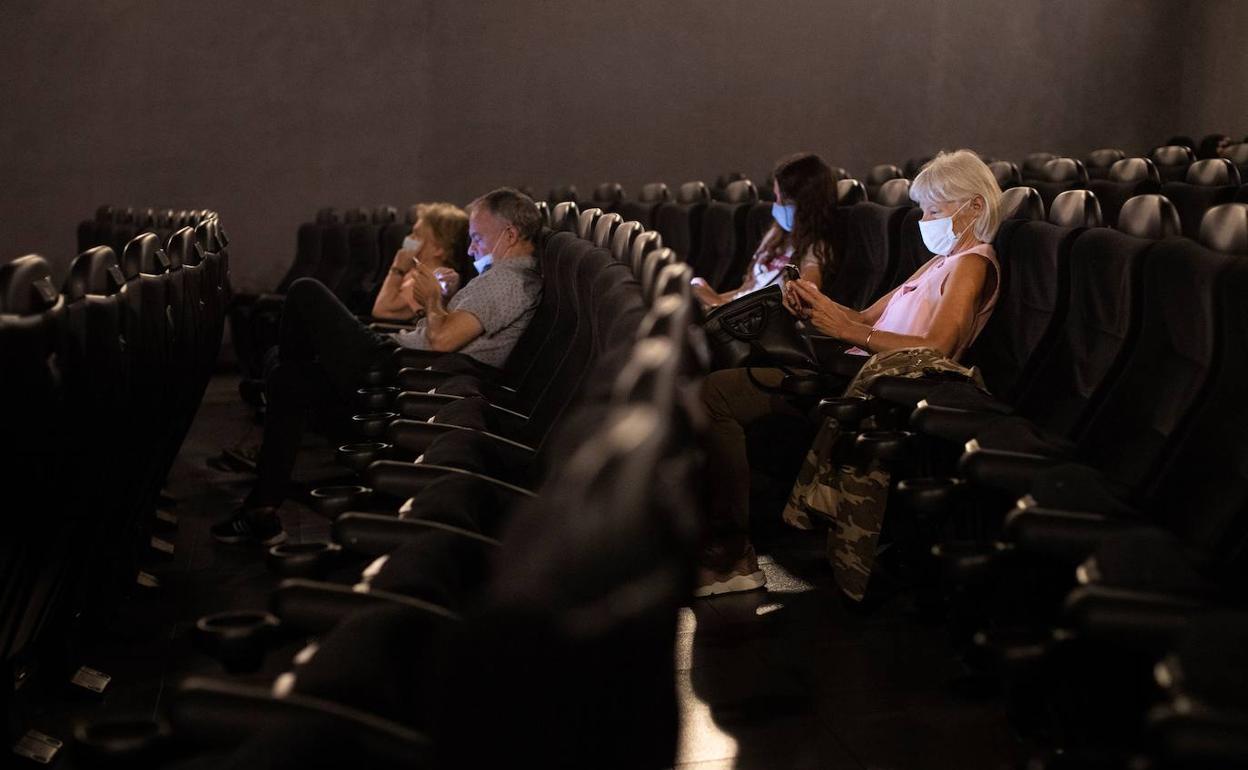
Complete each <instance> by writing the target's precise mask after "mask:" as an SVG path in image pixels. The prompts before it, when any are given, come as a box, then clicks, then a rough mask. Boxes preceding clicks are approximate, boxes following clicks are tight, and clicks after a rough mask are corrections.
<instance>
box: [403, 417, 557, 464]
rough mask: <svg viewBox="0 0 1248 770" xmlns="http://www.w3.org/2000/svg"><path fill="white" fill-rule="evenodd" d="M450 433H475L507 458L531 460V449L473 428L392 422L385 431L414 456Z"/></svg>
mask: <svg viewBox="0 0 1248 770" xmlns="http://www.w3.org/2000/svg"><path fill="white" fill-rule="evenodd" d="M452 431H468V432H469V433H475V434H476V435H478V436H480V437H481V438H482V439H485V440H488V441H491V442H493V443H494V444H496V445H497V446H498V447H499V448H500V449H502V451H503V452H505V453H506V454H507V456H508V457H513V456H514V457H517V458H519V459H521V460H525V461H527V460H531V459H533V454H534V449H533V447H530V446H526V445H524V444H521V443H520V442H518V441H512V440H511V439H509V438H505V437H503V436H499V435H498V434H496V433H490V432H488V431H484V430H475V429H473V428H464V427H461V426H459V425H447V424H445V423H438V422H425V421H424V420H401V419H400V420H394V421H393V422H391V423H390V425H389V428H388V429H387V433H388V437H389V439H390V441H391V442H392V443H393V444H394V445H395V446H397V447H399V448H400V449H403V450H406V451H408V452H411V453H412V454H415V455H422V454H424V453H425V450H427V449H428V448H429V447H430V445H432V444H433V442H434V441H436V440H437V438H438V437H439V436H442V435H444V434H447V433H451V432H452Z"/></svg>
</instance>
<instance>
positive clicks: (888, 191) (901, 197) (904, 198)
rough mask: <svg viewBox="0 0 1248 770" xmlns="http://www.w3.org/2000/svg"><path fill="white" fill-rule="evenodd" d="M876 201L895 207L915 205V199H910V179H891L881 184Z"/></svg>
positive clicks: (876, 194)
mask: <svg viewBox="0 0 1248 770" xmlns="http://www.w3.org/2000/svg"><path fill="white" fill-rule="evenodd" d="M875 202H876V203H878V204H880V205H881V206H891V207H893V208H897V207H899V206H911V205H913V201H911V200H910V180H909V179H904V178H903V179H890V180H888V181H887V182H885V183H884V184H882V185H880V189H879V190H877V191H876V193H875Z"/></svg>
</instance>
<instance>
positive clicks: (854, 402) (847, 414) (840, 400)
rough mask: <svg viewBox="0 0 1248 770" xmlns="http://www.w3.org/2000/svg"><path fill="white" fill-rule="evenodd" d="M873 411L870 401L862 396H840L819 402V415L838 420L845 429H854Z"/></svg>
mask: <svg viewBox="0 0 1248 770" xmlns="http://www.w3.org/2000/svg"><path fill="white" fill-rule="evenodd" d="M870 413H871V404H870V402H869V401H868V400H867V399H866V398H864V397H862V396H838V397H837V398H825V399H823V400H822V401H820V402H819V416H820V417H825V418H831V419H833V420H836V421H837V423H838V424H839V425H841V427H842V428H843V429H845V430H848V431H854V430H857V428H858V423H860V422H862V420H863V418H864V417H866V416H868V415H869V414H870Z"/></svg>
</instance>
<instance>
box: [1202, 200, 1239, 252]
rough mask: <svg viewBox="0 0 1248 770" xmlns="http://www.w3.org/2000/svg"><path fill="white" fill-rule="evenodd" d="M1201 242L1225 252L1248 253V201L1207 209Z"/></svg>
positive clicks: (1207, 246)
mask: <svg viewBox="0 0 1248 770" xmlns="http://www.w3.org/2000/svg"><path fill="white" fill-rule="evenodd" d="M1200 242H1201V243H1202V244H1203V245H1204V246H1205V247H1206V248H1210V249H1213V250H1214V251H1220V252H1222V253H1224V254H1248V203H1223V204H1222V205H1221V206H1214V207H1213V208H1211V209H1209V210H1208V211H1206V212H1205V216H1204V217H1203V218H1202V219H1201V220H1200Z"/></svg>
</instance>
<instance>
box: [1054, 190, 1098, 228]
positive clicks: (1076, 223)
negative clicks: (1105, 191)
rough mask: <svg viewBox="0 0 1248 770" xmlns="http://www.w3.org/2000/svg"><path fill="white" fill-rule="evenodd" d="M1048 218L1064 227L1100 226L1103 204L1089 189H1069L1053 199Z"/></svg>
mask: <svg viewBox="0 0 1248 770" xmlns="http://www.w3.org/2000/svg"><path fill="white" fill-rule="evenodd" d="M1048 220H1049V221H1050V222H1052V223H1053V224H1055V225H1060V226H1062V227H1071V228H1074V227H1081V228H1087V227H1100V226H1101V225H1102V224H1103V222H1102V221H1101V204H1100V203H1099V202H1098V201H1097V200H1096V194H1095V193H1093V192H1091V191H1089V190H1067V191H1066V192H1064V193H1062V194H1060V195H1058V196H1057V197H1056V198H1054V199H1053V205H1052V206H1050V207H1049V216H1048Z"/></svg>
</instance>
